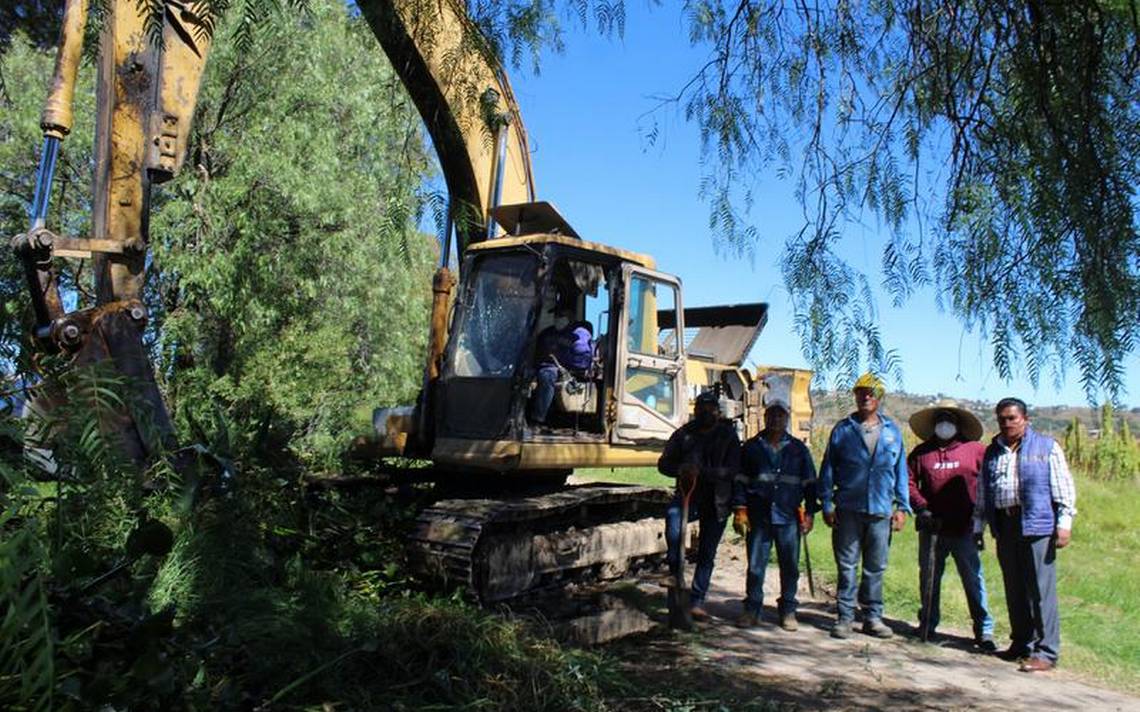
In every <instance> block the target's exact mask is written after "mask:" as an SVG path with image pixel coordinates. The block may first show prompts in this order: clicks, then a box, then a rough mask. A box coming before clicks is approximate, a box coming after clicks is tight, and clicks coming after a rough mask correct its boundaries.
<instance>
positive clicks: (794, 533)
mask: <svg viewBox="0 0 1140 712" xmlns="http://www.w3.org/2000/svg"><path fill="white" fill-rule="evenodd" d="M748 520H749V521H750V522H752V531H750V532H748V539H747V545H748V576H747V577H746V578H745V599H744V609H745V610H746V611H748V612H749V613H752V614H755V615H757V616H758V615H760V611H761V609H762V608H763V607H764V570H765V569H767V568H768V556H769V554H770V553H771V552H772V544H773V543H775V544H776V561H777V562H779V564H780V598H779V600H778V601H777V610H778V611H779V614H780V615H781V616H785V615H788V614H789V613H795V612H796V607H797V606H798V605H799V601H797V600H796V589H797V587H798V586H799V582H800V528H799V525H798V524H796V523H795V522H792V523H791V524H772V523H771V521H768V520H769V517H768V516H766V512H764V511H762V508H761V507H753V506H751V505H750V506H749V507H748Z"/></svg>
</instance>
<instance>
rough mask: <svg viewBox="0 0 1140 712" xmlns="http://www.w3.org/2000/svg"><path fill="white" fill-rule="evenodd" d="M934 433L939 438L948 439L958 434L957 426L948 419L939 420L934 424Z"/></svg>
mask: <svg viewBox="0 0 1140 712" xmlns="http://www.w3.org/2000/svg"><path fill="white" fill-rule="evenodd" d="M934 434H935V435H937V436H938V439H939V440H949V439H951V438H953V437H954V436H955V435H957V434H958V426H957V425H954V424H953V423H951V422H950V421H949V420H941V421H939V422H938V423H936V424H935V425H934Z"/></svg>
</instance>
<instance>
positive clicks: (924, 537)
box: [918, 532, 994, 640]
mask: <svg viewBox="0 0 1140 712" xmlns="http://www.w3.org/2000/svg"><path fill="white" fill-rule="evenodd" d="M930 536H931V535H930V532H919V533H918V586H919V588H918V590H919V592H920V593H921V594H922V607H921V608H919V609H918V625H919V627H920V628H921V627H922V626H923V624H924V622H925V621H927V620H928V619H927V616H929V623H928V625H929V627H928V628H927V632H929V633H933V632H934V630H935V628H937V627H938V621H939V618H940V613H941V608H942V606H941V603H942V573H943V572H944V571H945V570H946V557H947V556H952V557H954V565H955V566H956V567H957V568H958V578H960V579H962V588H963V589H964V590H965V592H966V605H967V606H969V608H970V618H972V619H973V621H974V639H975V640H983V639H985V638H990V639H992V638H993V637H994V619H993V617H992V616H991V615H990V611H989V603H988V602H987V600H986V579H985V577H984V576H983V575H982V557H981V556H979V555H978V547H977V545H976V544H974V540H973V537H971V536H968V535H967V536H939V537H938V541H937V543H936V544H935V546H934V571H933V577H930V574H929V573H928V572H929V571H930ZM927 582H931V584H932V585H933V590H931V591H930V611H929V612H928V611H927V610H926V595H927V593H926V587H927V585H928V584H927Z"/></svg>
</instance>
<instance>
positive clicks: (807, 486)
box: [732, 433, 819, 525]
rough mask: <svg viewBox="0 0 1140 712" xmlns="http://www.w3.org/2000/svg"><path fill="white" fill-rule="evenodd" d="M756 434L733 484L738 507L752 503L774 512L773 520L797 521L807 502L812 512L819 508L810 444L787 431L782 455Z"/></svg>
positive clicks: (792, 522)
mask: <svg viewBox="0 0 1140 712" xmlns="http://www.w3.org/2000/svg"><path fill="white" fill-rule="evenodd" d="M773 455H774V453H773V452H772V448H771V447H770V446H769V445H768V444H767V443H765V442H763V441H762V440H761V435H756V436H754V437H752V438H751V439H749V440H748V442H746V443H744V450H743V454H742V455H741V468H740V469H741V473H740V475H739V476H738V477H737V478H736V482H735V483H733V487H732V504H733V506H734V507H743V506H745V505H749V506H751V507H753V508H757V507H759V508H763V509H764V510H765V511H768V510H769V508H770V512H771V515H770V516H771V523H772V524H775V525H783V524H794V523H795V522H796V509H797V508H798V507H799V506H800V503H801V502H802V503H804V509H805V510H806V511H807V512H808V513H809V514H815V513H816V512H817V511H819V500H818V498H817V496H816V477H815V463H813V462H812V460H811V452H809V451H808V449H807V447H806V446H805V445H804V444H803V443H802V442H800V441H799V440H797V439H796V438H793V437H792V436H791V435H789V434H788V433H784V436H783V446H782V447H781V449H780V452H779V455H778V456H776V457H773Z"/></svg>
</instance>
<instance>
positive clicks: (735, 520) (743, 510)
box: [732, 507, 752, 537]
mask: <svg viewBox="0 0 1140 712" xmlns="http://www.w3.org/2000/svg"><path fill="white" fill-rule="evenodd" d="M732 531H734V532H736V533H737V534H739V535H740V536H744V537H746V536H748V533H749V532H750V531H752V522H750V521H748V507H737V508H736V511H735V512H734V513H733V515H732Z"/></svg>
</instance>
